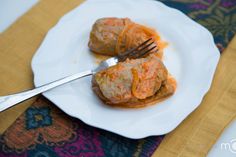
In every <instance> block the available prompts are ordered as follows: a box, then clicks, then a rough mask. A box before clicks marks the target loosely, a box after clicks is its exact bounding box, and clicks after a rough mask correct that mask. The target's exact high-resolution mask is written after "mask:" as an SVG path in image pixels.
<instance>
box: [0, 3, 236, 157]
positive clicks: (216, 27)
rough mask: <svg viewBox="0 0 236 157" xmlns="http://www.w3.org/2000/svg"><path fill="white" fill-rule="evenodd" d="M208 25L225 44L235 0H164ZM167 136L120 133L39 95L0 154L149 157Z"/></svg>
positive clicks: (235, 16)
mask: <svg viewBox="0 0 236 157" xmlns="http://www.w3.org/2000/svg"><path fill="white" fill-rule="evenodd" d="M161 1H162V2H163V3H165V4H166V5H168V6H170V7H174V8H177V9H179V10H181V11H183V12H184V13H185V14H187V15H188V16H189V17H190V18H192V19H193V20H195V21H197V22H198V23H200V24H202V25H203V26H205V27H206V28H208V29H209V30H210V31H211V32H212V34H213V35H214V39H215V42H216V44H217V46H218V47H219V49H220V50H223V48H224V47H225V46H226V45H227V43H228V42H229V41H230V40H231V38H232V37H233V35H234V33H235V32H236V0H201V1H200V0H161ZM163 138H164V136H153V137H148V138H144V139H140V140H132V139H128V138H125V137H121V136H119V135H116V134H114V133H110V132H107V131H104V130H101V129H97V128H94V127H91V126H88V125H86V124H84V123H83V122H81V121H80V120H78V119H75V118H72V117H69V116H68V115H66V114H65V113H63V112H62V111H61V110H59V109H58V108H57V107H55V105H53V104H52V103H51V102H49V101H48V100H46V99H45V98H43V97H42V96H40V98H39V99H38V100H37V101H36V102H35V103H34V104H33V105H32V106H31V107H30V108H28V109H27V110H26V112H25V113H24V114H22V115H21V116H20V117H19V118H18V119H17V120H16V121H15V122H14V124H13V125H12V126H11V127H9V128H8V129H7V130H6V132H5V133H4V134H3V135H1V136H0V157H26V156H29V157H57V156H60V157H73V156H76V157H129V156H134V157H150V156H151V155H152V153H153V152H154V151H155V149H156V148H157V147H158V145H159V144H160V143H161V141H162V139H163Z"/></svg>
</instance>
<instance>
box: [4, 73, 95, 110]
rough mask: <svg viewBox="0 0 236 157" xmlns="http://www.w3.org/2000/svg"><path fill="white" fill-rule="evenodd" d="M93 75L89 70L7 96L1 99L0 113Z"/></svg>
mask: <svg viewBox="0 0 236 157" xmlns="http://www.w3.org/2000/svg"><path fill="white" fill-rule="evenodd" d="M92 74H93V71H92V70H88V71H84V72H81V73H77V74H74V75H70V76H67V77H64V78H62V79H59V80H56V81H53V82H50V83H48V84H45V85H42V86H39V87H36V88H34V89H31V90H28V91H24V92H20V93H16V94H12V95H7V96H1V97H0V112H1V111H4V110H6V109H8V108H10V107H12V106H14V105H16V104H18V103H20V102H22V101H24V100H27V99H29V98H32V97H33V96H35V95H38V94H40V93H43V92H45V91H48V90H50V89H52V88H55V87H57V86H60V85H62V84H65V83H67V82H71V81H73V80H76V79H79V78H82V77H85V76H89V75H92Z"/></svg>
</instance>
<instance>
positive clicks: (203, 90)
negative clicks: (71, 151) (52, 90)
mask: <svg viewBox="0 0 236 157" xmlns="http://www.w3.org/2000/svg"><path fill="white" fill-rule="evenodd" d="M100 1H106V2H109V0H100ZM143 1H144V0H143ZM88 2H91V0H88V1H86V2H83V3H82V4H81V5H80V6H78V7H76V8H75V9H73V10H71V11H70V12H68V13H67V14H65V15H64V16H63V17H62V18H61V19H60V20H59V21H58V22H57V24H56V25H55V26H53V27H52V28H51V29H50V30H49V31H48V33H47V35H46V36H45V38H44V40H43V41H45V39H46V38H47V36H48V34H50V32H52V31H53V30H54V29H56V28H57V27H58V26H59V25H60V24H61V23H63V22H66V20H67V19H68V18H69V17H70V15H71V14H73V13H74V11H75V10H76V9H78V8H80V7H81V6H82V5H84V4H86V3H88ZM120 2H122V1H119V3H120ZM153 2H155V3H156V4H158V5H160V6H161V7H164V8H165V9H170V10H171V11H174V12H175V13H178V14H179V15H180V16H182V17H183V18H185V19H187V20H190V21H191V23H192V24H193V25H196V26H197V27H201V29H203V30H204V31H205V32H206V33H207V36H208V37H209V38H210V40H211V43H213V44H214V39H213V36H212V34H211V33H210V32H209V31H208V30H207V29H206V28H205V27H203V26H202V25H200V24H199V23H197V22H195V21H193V20H192V19H190V18H189V17H188V16H187V15H185V14H184V13H183V12H181V11H180V10H177V9H175V8H171V7H169V6H166V5H165V4H163V3H162V2H159V1H153ZM179 15H178V16H179ZM43 44H44V43H43V42H42V43H41V45H40V47H41V46H42V45H43ZM213 46H214V49H215V50H216V51H217V52H218V53H216V54H215V56H214V57H216V58H215V59H216V60H215V62H214V63H215V65H214V68H213V69H212V70H211V72H212V74H211V78H209V81H208V84H207V85H206V86H205V87H202V88H201V93H200V94H201V96H200V97H201V98H200V99H198V103H197V104H195V106H194V107H193V108H192V109H191V111H190V112H188V114H184V116H183V115H182V116H181V118H179V119H178V120H176V121H175V124H174V125H173V123H172V125H171V126H172V127H169V128H166V129H164V131H163V132H159V133H155V131H153V133H146V134H145V133H144V134H143V135H135V134H125V133H120V132H117V131H115V130H111V129H108V128H104V127H101V126H98V125H96V124H95V123H92V122H89V121H87V120H85V119H82V118H81V117H78V116H77V115H76V114H74V113H71V112H69V111H67V110H65V109H63V108H62V107H60V105H58V104H57V102H56V101H55V100H54V99H53V98H51V97H50V94H49V95H48V93H43V95H44V96H45V97H46V98H47V99H49V100H50V101H51V102H53V103H54V104H55V105H56V106H58V107H59V108H60V109H61V110H62V111H63V112H65V113H66V114H68V115H70V116H72V117H75V118H78V119H80V120H81V121H83V122H84V123H85V124H87V125H90V126H93V127H95V128H99V129H103V130H107V131H110V132H113V133H116V134H118V135H121V136H124V137H127V138H131V139H140V138H145V137H148V136H156V135H164V134H166V133H169V132H170V131H172V130H174V129H175V128H176V127H177V126H178V125H179V124H180V123H181V122H182V121H183V120H184V119H185V118H186V117H187V116H189V115H190V114H191V113H192V112H193V111H194V110H195V109H196V108H197V107H198V106H199V105H200V103H201V101H202V99H203V97H204V95H205V94H206V93H207V92H208V91H209V89H210V86H211V83H212V80H213V76H214V73H215V70H216V67H217V64H218V61H219V58H220V53H219V50H218V49H217V48H216V46H215V44H214V45H213ZM40 47H39V48H40ZM38 50H39V49H38ZM38 50H37V51H36V53H35V55H34V56H33V59H32V62H31V67H32V71H33V75H34V84H35V86H36V87H37V84H38V83H37V81H36V77H37V74H36V73H37V70H36V68H35V66H36V65H35V60H36V59H37V54H38Z"/></svg>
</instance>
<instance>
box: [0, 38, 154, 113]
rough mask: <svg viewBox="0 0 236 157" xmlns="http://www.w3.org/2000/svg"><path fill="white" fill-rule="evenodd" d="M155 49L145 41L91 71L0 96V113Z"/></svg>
mask: <svg viewBox="0 0 236 157" xmlns="http://www.w3.org/2000/svg"><path fill="white" fill-rule="evenodd" d="M156 48H157V46H156V44H155V42H154V41H153V40H152V38H150V39H148V40H146V41H145V42H143V43H141V44H140V45H138V46H137V47H135V48H132V49H130V50H128V51H126V52H124V53H122V54H119V55H117V56H115V57H111V58H108V59H107V60H104V61H102V62H101V63H100V64H99V66H98V67H97V68H95V69H93V70H87V71H84V72H80V73H76V74H73V75H70V76H67V77H64V78H61V79H59V80H56V81H53V82H50V83H47V84H44V85H42V86H39V87H36V88H34V89H31V90H27V91H23V92H20V93H16V94H11V95H7V96H1V97H0V112H1V111H4V110H6V109H8V108H10V107H12V106H14V105H16V104H18V103H20V102H22V101H24V100H27V99H29V98H31V97H33V96H35V95H38V94H40V93H43V92H46V91H48V90H50V89H52V88H55V87H57V86H60V85H62V84H65V83H68V82H71V81H73V80H76V79H79V78H82V77H85V76H89V75H93V74H95V73H97V72H98V71H100V70H103V69H106V68H108V67H110V66H113V65H116V64H117V63H118V62H122V61H125V60H126V59H127V58H132V59H135V58H141V57H143V56H145V55H146V54H147V53H148V52H150V51H152V50H155V49H156Z"/></svg>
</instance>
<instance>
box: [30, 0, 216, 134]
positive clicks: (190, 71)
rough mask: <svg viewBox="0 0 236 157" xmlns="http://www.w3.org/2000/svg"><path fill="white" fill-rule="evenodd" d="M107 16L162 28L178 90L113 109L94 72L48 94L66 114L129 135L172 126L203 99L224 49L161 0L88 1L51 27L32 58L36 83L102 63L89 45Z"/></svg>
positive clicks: (166, 60)
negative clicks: (95, 84) (97, 90)
mask: <svg viewBox="0 0 236 157" xmlns="http://www.w3.org/2000/svg"><path fill="white" fill-rule="evenodd" d="M102 17H129V18H131V19H132V20H133V21H135V22H137V23H140V24H143V25H147V26H149V27H152V28H154V29H156V30H157V31H158V32H159V33H160V35H161V37H162V38H163V40H165V41H167V42H168V43H169V45H168V47H167V48H166V49H165V51H164V53H165V54H164V63H165V65H166V66H167V68H168V70H169V72H170V73H171V74H172V75H173V76H174V77H175V78H176V80H177V82H178V87H177V90H176V93H175V94H174V95H173V96H172V97H170V98H169V99H167V100H165V101H163V102H161V103H159V104H156V105H153V106H150V107H147V108H141V109H120V108H112V107H109V106H106V105H104V104H103V103H102V102H101V101H100V100H99V99H98V98H97V97H96V95H95V94H94V93H93V91H92V90H91V77H87V78H83V79H80V80H76V81H74V82H72V83H68V84H66V85H63V86H60V87H58V88H55V89H53V90H51V91H48V92H45V93H44V94H43V95H44V96H45V97H47V98H48V99H49V100H51V101H52V102H53V103H55V104H56V105H57V106H58V107H59V108H61V109H62V110H63V111H65V112H66V113H67V114H69V115H71V116H73V117H77V118H79V119H81V120H82V121H84V122H85V123H87V124H89V125H92V126H95V127H98V128H102V129H105V130H108V131H111V132H114V133H117V134H120V135H122V136H125V137H129V138H134V139H136V138H143V137H147V136H150V135H162V134H166V133H168V132H170V131H172V130H173V129H174V128H175V127H177V126H178V125H179V124H180V123H181V121H183V120H184V119H185V118H186V117H187V116H188V115H189V114H190V113H191V112H192V111H193V110H194V109H195V108H196V107H197V106H198V105H199V104H200V103H201V100H202V98H203V96H204V95H205V94H206V92H207V91H208V89H209V87H210V85H211V82H212V78H213V74H214V71H215V68H216V65H217V63H218V60H219V56H220V53H219V51H218V49H217V48H216V46H215V44H214V41H213V37H212V35H211V34H210V33H209V32H208V30H207V29H205V28H204V27H202V26H201V25H199V24H197V23H196V22H194V21H192V20H191V19H189V18H188V17H187V16H185V15H184V14H183V13H182V12H180V11H178V10H176V9H172V8H169V7H167V6H165V5H164V4H162V3H160V2H157V1H151V0H150V1H149V0H139V1H137V0H119V1H118V0H117V1H110V0H96V1H95V0H89V1H86V2H85V3H83V4H82V5H80V6H79V7H77V8H76V9H74V10H73V11H71V12H70V13H68V14H66V15H65V16H64V17H63V18H62V19H61V20H60V21H59V22H58V24H57V25H56V26H55V27H54V28H52V29H51V30H50V31H49V32H48V34H47V36H46V38H45V39H44V41H43V43H42V45H41V46H40V48H39V49H38V51H37V53H36V54H35V56H34V58H33V61H32V69H33V72H34V83H35V86H40V85H43V84H45V83H48V82H51V81H53V80H56V79H59V78H62V77H65V76H67V75H70V74H74V73H77V72H81V71H83V70H87V69H91V68H94V67H96V66H97V64H96V61H95V58H94V57H93V55H92V54H91V52H90V51H89V49H88V46H87V44H88V40H89V32H90V30H91V27H92V25H93V23H94V22H95V21H96V20H97V19H98V18H102Z"/></svg>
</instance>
